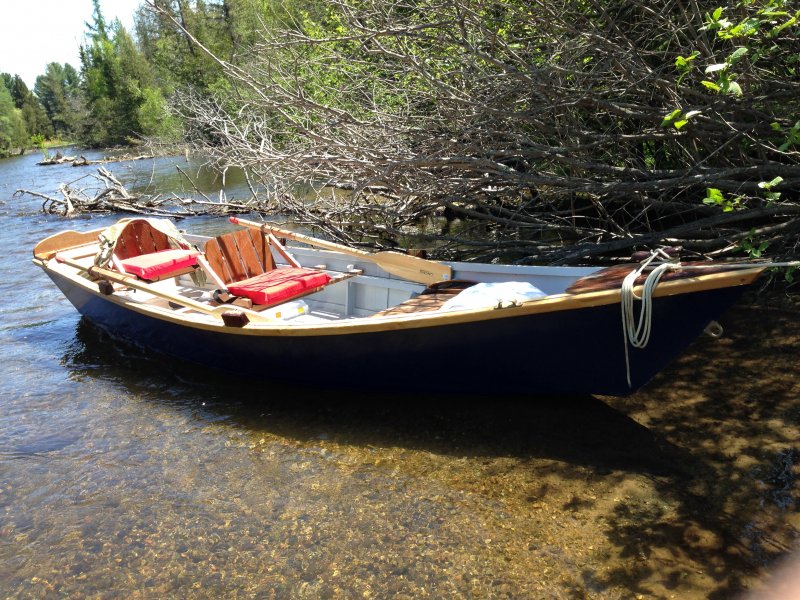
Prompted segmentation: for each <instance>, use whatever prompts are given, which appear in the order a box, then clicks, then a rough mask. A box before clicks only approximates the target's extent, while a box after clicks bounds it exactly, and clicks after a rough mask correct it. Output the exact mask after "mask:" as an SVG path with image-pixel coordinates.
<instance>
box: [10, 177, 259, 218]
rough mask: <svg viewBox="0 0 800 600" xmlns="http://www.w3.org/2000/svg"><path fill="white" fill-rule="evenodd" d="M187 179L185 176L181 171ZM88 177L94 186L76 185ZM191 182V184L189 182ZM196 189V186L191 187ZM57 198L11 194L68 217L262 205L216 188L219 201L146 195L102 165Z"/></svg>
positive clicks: (211, 211) (176, 213)
mask: <svg viewBox="0 0 800 600" xmlns="http://www.w3.org/2000/svg"><path fill="white" fill-rule="evenodd" d="M184 175H185V176H186V177H187V178H188V175H186V174H185V173H184ZM87 178H91V179H93V180H94V182H95V185H93V186H91V187H86V188H78V187H76V184H77V183H78V182H80V181H83V180H84V179H87ZM190 181H191V180H190ZM193 185H194V184H193ZM195 189H196V186H195ZM58 191H59V193H60V194H61V197H56V196H50V195H47V194H44V193H42V192H37V191H33V190H23V189H19V190H17V191H15V192H14V196H15V197H16V196H22V195H25V194H27V195H29V196H33V197H35V198H41V199H43V200H44V202H42V212H45V213H47V214H53V215H61V216H64V217H72V216H75V215H78V214H82V213H114V212H120V213H135V214H141V215H154V216H161V217H170V218H174V219H181V218H184V217H191V216H197V215H230V214H240V213H245V212H252V211H253V210H257V209H265V208H266V207H262V206H259V207H256V206H255V205H254V202H253V200H251V201H249V202H243V203H242V202H232V201H229V200H228V199H227V198H226V197H225V193H224V192H223V191H222V190H220V193H219V200H218V201H217V202H214V201H212V200H211V199H210V198H209V197H208V196H206V195H205V194H202V195H203V197H204V198H205V199H204V200H197V199H195V198H182V197H180V196H177V195H175V194H172V195H169V196H164V195H163V194H156V195H155V196H149V195H144V194H134V193H131V192H129V191H128V190H127V189H126V188H125V186H124V185H122V183H121V182H120V181H119V180H118V179H117V178H116V177H115V176H114V174H113V173H111V171H109V170H108V169H106V168H105V167H100V168H99V169H98V170H97V174H96V175H95V174H92V175H84V176H83V177H80V178H78V179H76V180H74V181H71V182H69V183H62V184H61V185H60V186H59V188H58Z"/></svg>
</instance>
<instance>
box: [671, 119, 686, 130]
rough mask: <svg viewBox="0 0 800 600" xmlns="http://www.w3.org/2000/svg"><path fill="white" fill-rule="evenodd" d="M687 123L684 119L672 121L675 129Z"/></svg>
mask: <svg viewBox="0 0 800 600" xmlns="http://www.w3.org/2000/svg"><path fill="white" fill-rule="evenodd" d="M687 123H689V121H687V120H686V119H681V120H680V121H675V122H674V123H673V125H674V126H675V129H680V128H681V127H683V126H684V125H686V124H687Z"/></svg>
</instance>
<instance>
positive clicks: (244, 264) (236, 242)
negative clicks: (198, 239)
mask: <svg viewBox="0 0 800 600" xmlns="http://www.w3.org/2000/svg"><path fill="white" fill-rule="evenodd" d="M205 257H206V260H207V261H208V263H209V265H210V266H211V268H212V269H213V270H214V272H215V273H216V274H217V275H218V276H219V277H220V278H221V279H222V280H223V281H224V282H225V283H226V284H227V283H236V282H237V281H242V280H244V279H249V278H250V277H255V276H256V275H261V274H262V273H266V272H267V271H271V270H272V269H274V268H275V260H274V259H273V257H272V252H271V251H270V244H269V240H268V239H267V237H266V236H265V235H264V234H263V233H261V232H260V231H255V230H252V229H239V230H237V231H232V232H231V233H226V234H224V235H220V236H218V237H215V238H213V239H211V240H209V241H208V242H206V248H205Z"/></svg>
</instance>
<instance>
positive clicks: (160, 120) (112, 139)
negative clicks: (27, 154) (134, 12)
mask: <svg viewBox="0 0 800 600" xmlns="http://www.w3.org/2000/svg"><path fill="white" fill-rule="evenodd" d="M94 8H95V10H94V17H93V19H94V20H93V23H91V24H89V34H88V37H89V43H88V44H87V45H86V46H84V47H83V48H81V73H82V81H83V92H84V97H85V99H86V103H87V108H88V117H87V119H86V121H85V122H84V126H83V130H82V135H81V138H82V140H83V141H84V142H86V143H88V144H91V145H95V146H99V145H109V144H121V143H130V142H132V141H133V140H135V139H136V138H137V137H138V136H141V135H159V134H161V133H163V131H164V130H166V129H169V128H170V127H171V126H172V123H171V122H169V119H168V117H167V113H166V103H165V101H164V97H163V94H162V93H161V91H160V88H159V86H158V84H157V82H156V78H155V74H154V70H153V68H152V66H151V65H150V63H149V62H148V60H147V58H146V56H145V55H144V54H143V53H142V52H141V50H140V49H139V48H138V46H137V45H136V43H135V41H134V40H133V38H132V37H131V36H130V34H129V33H128V32H127V31H126V30H125V28H124V27H123V26H122V24H121V23H119V21H115V22H114V23H112V24H111V25H110V26H109V25H108V24H107V23H106V21H105V19H104V17H103V15H102V12H101V11H100V6H99V3H98V0H94Z"/></svg>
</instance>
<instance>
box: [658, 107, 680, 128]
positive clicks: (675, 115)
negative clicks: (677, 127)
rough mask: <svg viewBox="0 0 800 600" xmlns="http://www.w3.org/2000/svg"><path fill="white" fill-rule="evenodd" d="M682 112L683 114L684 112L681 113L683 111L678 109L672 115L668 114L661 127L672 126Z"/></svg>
mask: <svg viewBox="0 0 800 600" xmlns="http://www.w3.org/2000/svg"><path fill="white" fill-rule="evenodd" d="M681 112H682V111H681V109H680V108H676V109H675V110H673V111H672V112H671V113H669V114H668V115H667V116H666V117H664V120H663V121H661V126H662V127H669V126H670V125H672V122H673V121H674V120H675V119H676V118H678V117H680V116H681Z"/></svg>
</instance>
